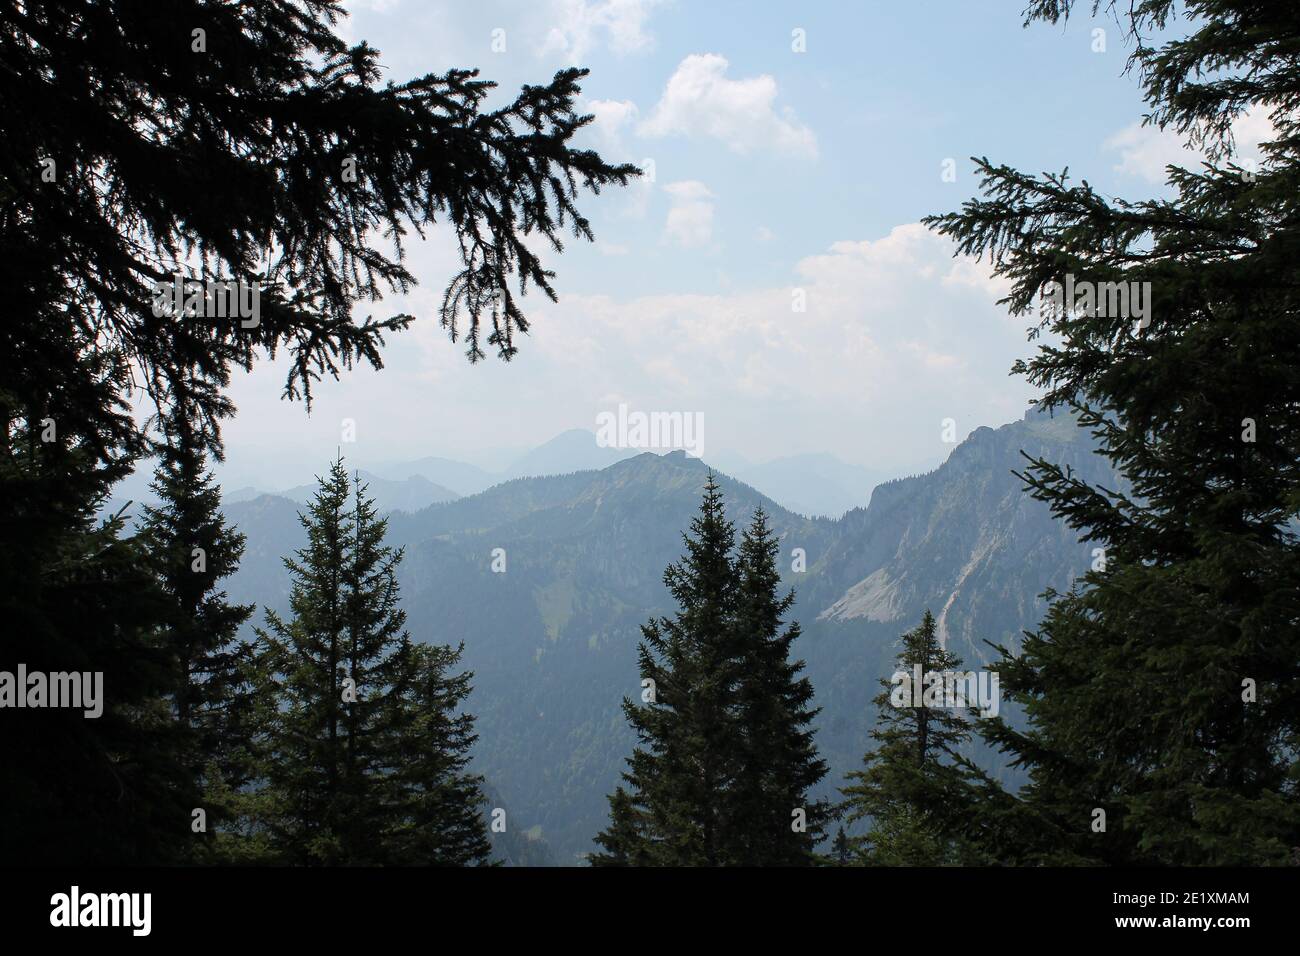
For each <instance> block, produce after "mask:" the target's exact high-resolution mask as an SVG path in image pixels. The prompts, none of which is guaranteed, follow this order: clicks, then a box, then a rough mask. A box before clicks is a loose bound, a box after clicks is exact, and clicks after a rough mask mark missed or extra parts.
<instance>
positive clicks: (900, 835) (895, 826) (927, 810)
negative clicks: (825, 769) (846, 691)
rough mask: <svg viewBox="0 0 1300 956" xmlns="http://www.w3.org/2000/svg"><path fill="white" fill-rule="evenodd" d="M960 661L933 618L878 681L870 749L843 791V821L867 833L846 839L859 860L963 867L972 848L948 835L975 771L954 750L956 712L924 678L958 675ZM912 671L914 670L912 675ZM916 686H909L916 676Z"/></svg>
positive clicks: (963, 729) (961, 723) (962, 724)
mask: <svg viewBox="0 0 1300 956" xmlns="http://www.w3.org/2000/svg"><path fill="white" fill-rule="evenodd" d="M960 667H961V661H960V660H959V659H958V658H957V656H956V655H955V654H953V653H952V652H950V651H948V650H947V649H946V648H944V647H943V646H942V644H941V642H940V640H939V636H938V628H937V626H936V624H935V620H934V616H933V615H932V614H931V613H930V612H929V611H928V610H927V611H926V612H925V614H924V616H923V617H922V618H921V623H920V624H919V625H918V626H917V627H915V628H913V629H912V630H910V631H908V632H906V633H905V634H904V635H903V637H902V648H901V649H900V651H899V654H898V670H897V671H896V673H895V675H894V677H893V678H890V679H883V680H881V682H880V684H881V687H882V688H883V690H882V691H881V693H880V694H879V695H878V696H877V697H876V698H875V700H874V703H875V705H876V708H877V710H878V715H879V716H878V720H877V725H876V728H875V729H874V730H873V731H872V732H871V738H872V740H874V741H875V742H876V746H875V748H874V749H873V750H871V751H869V752H868V753H867V754H866V756H865V757H864V758H863V763H864V765H865V766H864V768H863V769H862V770H855V771H852V772H850V773H849V774H848V775H847V776H848V778H849V779H850V780H852V781H856V782H855V783H852V784H850V785H849V786H847V787H844V788H843V789H842V791H841V792H842V793H843V794H844V796H845V803H844V808H845V809H847V810H848V814H849V815H848V820H849V822H850V823H852V822H854V821H856V820H861V819H869V820H870V821H871V830H870V832H869V833H868V834H867V835H866V836H862V837H857V838H853V839H850V840H849V843H850V844H851V846H852V848H853V850H854V852H855V854H856V855H857V857H858V859H859V860H860V861H861V862H864V863H868V864H872V865H880V866H939V865H942V864H949V863H959V862H970V859H969V857H970V855H971V849H972V848H971V847H969V846H966V845H963V844H962V843H961V842H960V841H959V840H957V839H956V838H954V837H952V836H951V833H952V831H953V829H954V825H953V822H952V821H953V819H954V817H958V818H959V817H960V813H958V808H959V807H965V808H969V806H970V805H971V803H972V802H973V799H974V797H975V794H976V791H975V780H974V779H973V778H974V775H975V774H974V771H973V769H972V768H971V767H970V765H969V761H968V760H967V759H966V758H964V757H963V755H962V754H961V753H960V748H961V746H962V745H963V744H965V743H966V741H967V740H968V739H969V738H970V735H971V728H970V725H969V723H968V722H967V720H966V718H965V716H964V713H963V710H962V708H954V707H952V706H951V705H952V704H953V703H955V702H953V701H945V700H942V699H939V698H938V696H937V693H930V691H937V690H941V689H942V684H939V683H933V682H931V681H930V679H929V676H930V675H936V676H937V675H940V674H942V673H943V672H953V673H956V672H958V670H959V668H960ZM918 668H919V671H918V670H917V669H918ZM917 673H919V674H920V675H921V680H922V684H921V685H919V686H918V685H917V684H916V682H915V681H916V674H917Z"/></svg>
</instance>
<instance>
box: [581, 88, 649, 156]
mask: <svg viewBox="0 0 1300 956" xmlns="http://www.w3.org/2000/svg"><path fill="white" fill-rule="evenodd" d="M586 111H587V112H588V113H590V114H591V115H592V116H594V117H596V118H595V119H594V120H592V123H591V127H592V128H594V129H595V131H596V133H597V135H599V136H600V138H601V139H602V140H603V141H604V145H605V147H606V148H607V149H614V150H619V151H620V152H621V151H622V150H623V130H624V129H625V128H627V127H629V126H631V125H632V123H634V122H635V121H636V117H637V108H636V104H635V103H633V102H632V101H631V100H592V101H591V102H590V103H588V104H586Z"/></svg>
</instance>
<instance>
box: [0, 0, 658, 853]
mask: <svg viewBox="0 0 1300 956" xmlns="http://www.w3.org/2000/svg"><path fill="white" fill-rule="evenodd" d="M343 16H346V12H345V11H344V10H343V8H342V6H341V5H340V4H339V3H336V2H332V0H308V2H305V3H299V2H296V0H266V2H259V3H257V4H227V3H217V4H213V3H197V2H191V0H184V2H177V3H168V4H163V5H158V4H153V5H147V4H145V5H142V4H139V3H130V2H122V0H31V2H24V3H22V4H6V5H4V6H3V7H2V8H0V62H3V63H4V66H5V68H4V70H2V71H0V102H3V103H4V109H3V110H0V170H2V171H3V172H2V174H0V287H3V288H4V289H5V305H6V311H7V320H6V321H5V322H3V323H0V352H2V353H3V354H4V356H5V381H4V385H3V388H2V389H0V422H3V424H4V434H3V438H2V440H0V445H3V447H0V528H3V529H4V531H5V533H6V537H5V540H6V541H10V542H14V546H13V547H12V549H10V550H11V552H12V553H11V555H10V556H9V558H8V559H7V560H3V561H0V594H4V595H10V596H12V597H11V598H8V599H6V602H5V603H6V607H5V610H6V612H12V613H7V616H6V620H9V621H14V622H22V629H23V633H24V634H26V635H28V636H26V637H24V638H22V639H20V641H19V642H16V643H15V644H14V645H13V652H14V653H15V654H21V655H22V657H21V658H20V659H22V660H23V661H24V662H25V663H27V664H28V665H29V666H31V667H35V666H37V665H38V664H39V665H41V666H42V667H45V668H46V669H50V668H53V667H54V666H55V665H58V666H60V667H71V666H74V665H86V666H89V665H91V664H94V665H95V666H96V668H97V669H99V668H101V666H102V669H103V670H104V673H105V675H106V677H108V676H109V675H113V676H112V678H111V679H110V680H109V682H108V686H109V687H110V688H112V690H111V693H113V694H115V695H117V696H116V697H115V702H116V704H120V705H121V706H120V707H118V706H115V707H114V711H113V713H114V715H115V716H114V718H113V719H112V720H110V721H104V722H99V723H95V722H87V723H86V725H85V726H81V727H79V728H78V729H77V730H76V731H75V732H73V731H65V730H58V731H56V730H55V729H54V728H53V726H52V725H31V726H24V727H23V734H24V735H25V738H24V739H25V742H24V743H17V742H15V743H13V746H14V747H15V748H18V749H25V748H27V747H29V746H30V748H31V753H32V754H34V755H36V757H35V759H33V760H31V761H29V763H28V764H26V766H29V767H31V768H33V769H32V774H33V776H32V777H31V779H30V781H28V782H27V783H24V784H22V785H17V786H15V787H13V788H12V789H11V793H10V795H9V797H8V798H7V799H6V803H7V805H8V807H10V808H12V810H11V811H8V810H7V811H6V813H5V818H4V819H3V820H0V830H3V831H4V832H5V833H6V834H8V835H9V838H10V839H12V840H15V841H19V842H22V841H24V840H26V839H27V838H28V837H30V838H31V839H33V840H38V841H39V839H40V838H39V837H38V836H37V834H39V833H44V834H46V835H47V836H49V837H50V838H49V840H48V841H47V842H46V843H44V844H43V845H44V846H46V847H49V848H51V853H53V852H55V850H54V849H53V848H55V847H58V846H60V845H63V844H64V843H65V842H66V844H67V846H69V847H84V848H86V849H84V851H83V853H84V859H87V860H89V859H92V858H94V859H100V858H101V856H100V854H101V851H103V852H108V848H110V847H111V848H112V852H113V853H117V854H120V861H121V862H124V863H125V862H134V861H137V860H140V859H145V858H153V857H154V856H155V855H156V853H157V852H161V845H160V843H159V839H160V837H159V834H158V832H157V831H155V830H153V829H151V828H152V827H153V823H151V822H149V820H150V819H152V816H153V812H154V809H157V808H152V809H148V810H146V808H145V804H146V803H151V802H152V798H149V797H146V796H145V795H144V790H140V789H137V788H136V787H135V785H134V783H133V782H132V780H131V779H128V778H131V777H132V775H133V774H134V773H135V771H134V770H132V771H131V772H129V773H127V774H126V776H125V777H122V776H121V771H122V768H123V767H124V766H126V765H128V764H130V766H132V767H136V768H138V767H142V766H144V765H145V764H150V763H152V762H156V761H157V760H161V759H162V755H163V754H164V753H167V752H170V748H167V747H160V746H158V741H157V740H156V739H154V738H153V737H152V736H151V732H145V731H144V730H141V731H140V734H139V736H138V738H137V739H135V740H134V741H130V740H127V739H126V736H125V735H127V734H128V733H129V732H130V727H132V726H136V722H135V721H134V720H132V721H127V723H126V724H122V725H120V726H116V727H115V728H114V729H113V731H112V733H109V729H110V724H113V723H114V722H115V721H117V720H118V719H119V718H121V717H123V715H126V714H128V713H132V714H136V715H137V716H140V715H143V714H144V713H145V712H148V713H150V714H151V715H152V713H153V708H154V704H155V703H156V702H157V701H159V700H161V696H160V695H161V694H170V693H171V691H172V690H174V687H175V681H174V680H173V675H174V667H173V665H172V664H170V663H168V662H166V661H165V660H164V661H157V660H155V659H154V657H155V655H156V654H158V653H162V654H163V655H164V656H165V654H166V649H165V648H154V647H152V646H150V641H152V640H153V638H152V637H145V636H144V635H146V634H153V633H154V632H155V631H156V630H157V626H158V625H160V624H161V622H160V621H152V622H151V621H150V620H149V619H148V618H147V615H148V614H149V613H151V612H150V608H151V607H152V606H153V603H152V599H151V597H150V596H149V593H148V588H147V586H146V585H144V584H137V585H136V586H135V590H134V595H135V596H134V598H133V601H132V603H130V604H129V605H128V604H124V603H123V602H122V601H120V600H118V599H117V598H116V597H111V596H109V595H108V594H107V593H106V592H107V590H108V587H109V584H108V582H110V581H112V580H125V579H127V578H130V579H132V580H134V579H135V578H136V577H137V576H138V577H141V578H143V577H144V576H145V575H144V567H143V566H142V567H141V568H136V569H132V568H128V567H126V566H125V564H123V563H122V562H124V561H125V560H126V557H127V551H128V550H129V548H128V547H126V546H123V545H120V544H118V543H112V544H110V543H109V541H108V540H107V538H106V537H104V536H103V535H100V534H99V532H97V531H96V529H95V528H94V526H93V522H92V520H91V519H90V518H89V513H90V512H92V511H93V510H94V508H95V507H96V506H97V505H98V504H99V503H100V502H101V501H102V500H104V498H106V497H107V495H108V487H109V486H110V485H111V484H112V482H113V481H115V480H119V479H120V478H121V477H123V476H124V475H125V474H129V472H130V463H131V462H132V461H134V460H135V459H138V458H139V457H140V456H141V455H142V454H143V453H144V452H145V451H146V449H147V444H148V443H147V437H148V436H147V434H146V433H145V430H144V428H143V427H142V425H141V423H140V422H138V421H136V420H135V419H134V418H133V416H132V415H131V414H130V409H129V408H128V407H127V403H128V401H134V400H135V398H136V396H135V395H134V392H135V390H137V389H139V388H143V390H144V392H145V399H146V401H151V402H152V403H153V404H154V405H155V406H156V408H157V409H160V410H161V409H164V408H165V407H166V404H167V402H168V401H169V399H170V397H171V396H172V395H173V394H174V393H175V392H176V391H177V389H178V388H182V387H185V388H188V389H189V392H190V394H189V400H190V405H189V409H190V412H191V414H192V416H193V426H194V435H195V436H196V438H197V440H198V442H199V445H200V447H201V448H203V449H204V450H206V451H207V452H208V453H210V454H213V455H216V456H219V455H220V451H221V439H220V424H221V421H222V420H223V419H225V418H228V417H229V415H230V414H232V412H233V405H232V403H231V402H230V399H229V397H228V396H227V394H226V390H227V386H228V384H229V381H230V377H231V374H232V372H233V371H234V370H235V369H249V368H251V367H252V366H253V365H254V364H255V362H256V361H257V360H258V358H259V357H262V356H269V357H284V358H287V359H288V361H287V363H286V367H287V369H288V371H287V377H286V381H285V389H284V391H285V396H286V397H288V398H291V399H297V398H302V399H304V400H305V401H306V402H307V403H308V404H309V403H310V401H311V397H312V389H313V386H314V385H315V383H316V382H318V381H319V380H320V378H321V377H323V376H337V375H339V374H340V373H341V372H342V371H343V370H345V369H350V368H351V367H352V366H353V365H354V364H356V363H366V364H369V365H371V366H372V367H375V368H378V367H381V366H382V347H383V344H384V337H385V336H386V335H387V334H389V333H396V332H398V331H401V330H403V329H405V328H407V327H408V326H409V325H410V323H411V322H412V321H413V320H414V319H413V317H412V316H409V315H404V314H403V315H391V314H390V315H387V316H382V315H381V316H371V315H368V314H366V312H365V308H364V307H365V306H366V305H367V304H370V303H374V302H376V301H377V300H378V299H380V298H381V297H382V296H383V295H384V294H386V293H405V292H407V291H408V290H409V288H410V287H411V286H412V285H413V284H414V283H415V282H416V280H417V278H418V277H417V276H415V275H414V274H412V273H411V272H410V271H409V270H408V268H407V264H406V259H405V249H404V248H402V247H403V245H404V243H405V242H406V241H407V239H408V238H409V236H410V235H411V233H412V232H414V233H415V234H416V235H418V236H423V235H425V234H426V233H427V231H428V230H430V229H432V228H435V227H438V226H441V227H444V228H448V229H449V230H450V231H452V232H454V233H455V237H456V239H457V243H456V245H457V248H458V249H459V250H460V253H461V261H460V264H459V268H458V270H457V272H456V274H455V275H454V276H452V277H451V281H450V282H449V283H448V284H447V285H446V287H445V291H444V294H443V297H442V301H441V306H440V307H439V308H438V310H437V315H436V321H438V323H439V324H440V325H441V326H442V327H443V328H444V329H446V330H447V332H448V333H449V334H450V336H451V338H452V339H453V340H457V339H460V338H462V337H463V340H464V342H465V344H466V351H467V353H468V355H469V357H470V359H471V360H477V359H479V358H481V357H482V356H483V355H484V354H485V353H486V352H488V351H495V352H496V354H497V355H499V356H500V357H502V358H504V359H508V358H510V357H511V356H512V355H513V354H515V351H516V348H517V346H516V340H517V339H516V333H521V332H526V331H527V329H528V323H527V319H526V316H525V315H524V313H523V309H522V305H521V296H522V295H523V294H524V293H525V291H526V290H527V289H528V288H529V287H530V286H532V287H535V288H536V289H538V290H540V291H541V292H542V293H543V294H545V295H547V296H550V297H552V298H553V297H554V295H555V291H554V287H553V284H552V283H553V279H554V274H553V273H552V272H551V271H550V270H549V269H548V268H547V267H546V265H545V264H544V263H543V261H542V260H541V258H539V256H538V254H537V250H538V249H539V241H540V243H541V244H542V245H544V246H547V247H549V248H550V250H551V251H552V252H555V253H559V252H560V251H561V249H562V244H563V239H564V236H565V233H566V232H571V233H572V234H573V236H574V237H575V238H578V239H586V240H590V239H591V237H592V233H591V228H590V224H589V222H588V220H587V219H586V218H585V217H584V216H583V215H582V213H581V211H580V210H579V209H578V206H577V203H578V201H579V198H580V197H581V196H583V195H585V194H586V193H588V192H591V193H595V192H598V191H599V190H600V189H601V188H603V187H605V186H608V185H619V184H625V183H626V182H627V181H628V179H629V177H631V176H634V175H636V174H637V170H636V169H634V168H633V167H631V166H627V165H620V166H614V165H611V164H608V163H606V162H604V161H603V160H602V159H601V157H600V156H599V155H597V154H596V153H595V152H593V151H591V150H587V149H578V148H575V147H574V145H573V138H574V136H575V135H577V134H578V133H579V131H580V130H581V129H582V128H583V127H584V126H585V125H586V124H587V123H589V122H590V121H591V117H590V116H584V115H581V114H580V113H579V112H578V111H577V110H576V109H575V104H576V103H577V101H578V97H579V95H580V83H581V81H582V78H583V77H584V76H585V71H583V70H580V69H566V70H563V71H560V72H558V73H556V74H555V76H554V77H553V78H552V79H550V80H549V81H548V82H546V83H544V84H542V85H538V86H527V87H524V88H523V89H522V90H521V91H520V92H519V94H518V95H517V96H515V97H514V98H513V99H510V100H508V101H506V102H504V103H502V104H501V105H499V106H497V107H494V108H488V107H487V106H486V101H487V99H488V97H490V96H491V95H492V92H493V84H492V83H491V82H489V81H486V80H483V79H481V78H480V77H479V76H478V74H477V71H474V70H467V69H449V70H445V71H442V72H431V73H427V74H424V75H421V76H418V77H415V78H413V79H411V80H410V81H408V82H403V83H393V82H385V81H383V79H382V76H383V72H384V70H383V65H382V63H381V60H380V58H379V54H378V52H377V51H376V50H374V49H373V48H372V47H370V46H368V45H366V44H365V43H358V44H355V45H354V44H350V43H349V42H347V41H346V40H345V39H344V38H343V37H342V36H341V35H340V30H339V18H340V17H343ZM394 243H396V248H394ZM181 273H183V274H184V275H185V276H188V277H190V278H193V279H198V280H215V281H221V282H230V283H235V284H237V285H238V284H241V283H242V287H243V289H244V290H245V291H246V292H247V294H248V296H249V297H251V290H252V288H253V286H256V287H257V288H258V289H259V290H260V292H259V305H260V308H259V310H258V314H257V315H256V316H245V317H241V318H234V317H228V316H227V317H221V316H220V315H217V316H215V317H214V316H209V315H204V316H190V315H175V314H171V313H170V312H169V310H168V309H167V308H161V309H158V310H157V311H156V310H155V305H156V304H158V303H159V302H160V301H161V300H160V298H159V297H158V296H156V295H155V292H156V291H158V290H159V289H160V288H161V289H166V288H167V287H168V286H169V285H172V284H174V283H175V282H177V281H178V275H179V274H181ZM47 421H48V422H52V423H53V424H54V427H55V428H56V430H57V433H58V439H57V442H58V444H59V446H60V447H62V448H63V449H65V450H72V451H75V454H72V453H70V454H64V453H62V452H60V453H55V452H54V449H53V448H47V449H45V450H44V452H43V453H42V454H40V455H37V456H33V455H32V454H30V449H29V447H28V445H29V442H30V441H31V440H33V436H36V437H37V439H39V436H40V435H41V434H42V433H44V432H45V431H46V429H47V427H48V426H47V425H45V424H44V423H45V422H47ZM124 466H125V467H124ZM97 535H98V536H97ZM106 562H107V563H106ZM110 565H111V566H110ZM82 575H84V576H86V577H88V578H90V579H93V580H97V581H102V582H105V588H104V589H103V590H100V589H96V588H85V589H83V590H82V592H81V593H79V594H70V593H66V592H65V591H64V590H63V585H62V584H60V583H59V582H61V581H63V582H66V581H68V580H71V579H72V578H75V577H77V576H82ZM69 576H71V577H69ZM166 603H167V602H166V601H163V602H162V603H161V605H160V606H163V607H165V605H166ZM115 615H116V616H115ZM127 670H131V671H132V673H129V674H127V673H122V672H123V671H127ZM146 700H148V701H150V703H149V704H148V706H145V701H146ZM137 705H138V706H139V707H140V708H143V709H135V710H133V709H132V708H134V707H136V706H137ZM33 716H34V714H29V715H28V717H33ZM27 719H28V718H24V721H25V720H27ZM142 719H143V718H142ZM149 719H150V720H152V719H154V718H153V717H152V716H151V717H150V718H149ZM42 727H45V730H42V729H41V728H42ZM173 729H177V728H175V727H174V728H173ZM46 731H48V732H46ZM10 736H12V735H10ZM137 752H139V753H143V754H147V755H149V756H148V757H147V759H145V760H143V761H133V759H132V757H131V756H130V755H133V754H135V753H137ZM108 755H114V756H111V757H110V756H108ZM116 755H126V756H122V757H121V759H120V760H119V757H118V756H116ZM88 762H89V763H93V764H94V765H95V767H94V769H91V768H89V767H88V766H87V763H88ZM17 763H18V760H17V759H16V760H15V761H14V762H11V763H10V764H9V765H10V766H15V765H17ZM173 769H174V770H175V768H173ZM176 772H177V773H178V774H179V776H177V777H176V778H175V779H174V780H171V781H170V782H169V783H166V784H158V785H154V784H150V785H149V786H148V787H147V788H145V789H147V790H148V791H149V792H152V793H154V794H157V799H158V801H160V802H165V801H166V800H168V799H170V798H169V797H168V796H167V795H168V794H170V793H171V792H172V791H173V789H174V788H175V787H177V786H180V785H181V782H182V778H183V777H184V776H185V774H184V772H182V771H179V770H177V771H176ZM26 775H27V771H23V777H24V778H26ZM42 781H43V782H42ZM99 782H102V783H103V784H104V785H105V787H106V791H105V792H107V793H109V794H110V796H108V797H105V798H104V799H103V800H100V801H99V802H100V803H101V804H102V805H103V812H104V813H105V814H108V815H109V816H110V817H113V819H112V820H101V821H98V822H96V820H97V818H96V816H95V813H97V812H99V811H95V813H88V812H86V810H85V807H86V805H88V804H89V803H91V802H93V801H96V800H98V797H96V796H93V794H96V793H98V791H97V790H96V789H95V787H96V786H97V785H98V783H99ZM56 789H58V790H61V791H63V792H65V793H69V794H70V793H73V792H76V793H79V794H81V796H80V797H78V799H77V800H76V801H75V803H76V805H77V807H79V808H80V809H79V810H78V809H74V808H73V806H72V805H71V804H70V803H69V800H68V799H63V798H57V799H56V798H51V797H50V792H51V791H52V790H56ZM123 794H125V795H123ZM69 799H70V798H69ZM180 802H181V803H182V804H185V803H191V800H190V798H189V797H186V798H185V799H183V800H181V801H180ZM191 805H192V804H191ZM110 807H111V808H113V809H112V810H111V811H110ZM128 808H135V809H128ZM137 810H138V811H139V812H138V813H137ZM117 811H121V812H122V813H123V814H125V815H124V816H122V815H119V816H114V814H115V813H117ZM159 812H160V813H161V817H160V818H159V819H162V818H167V819H168V821H169V822H167V823H166V824H163V825H164V826H165V827H167V828H170V827H171V826H172V824H171V822H170V814H171V812H172V808H170V807H168V808H167V809H165V810H160V811H159ZM186 812H187V813H188V810H187V811H186ZM132 814H135V815H134V816H132ZM69 820H72V824H71V825H68V821H69ZM130 820H136V821H138V828H135V829H133V827H135V824H132V823H130ZM19 821H23V822H22V823H19ZM101 824H102V825H101ZM83 826H84V828H85V829H84V832H81V828H82V827H83ZM48 858H49V859H53V858H54V857H53V856H50V857H48Z"/></svg>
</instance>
